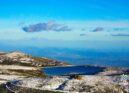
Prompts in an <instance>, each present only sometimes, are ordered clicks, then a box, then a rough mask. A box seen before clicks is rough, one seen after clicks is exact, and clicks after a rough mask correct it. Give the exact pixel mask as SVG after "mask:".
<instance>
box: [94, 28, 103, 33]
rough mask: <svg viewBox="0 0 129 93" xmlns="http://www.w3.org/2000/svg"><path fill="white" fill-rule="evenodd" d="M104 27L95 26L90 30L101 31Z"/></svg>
mask: <svg viewBox="0 0 129 93" xmlns="http://www.w3.org/2000/svg"><path fill="white" fill-rule="evenodd" d="M103 30H104V28H103V27H96V28H95V29H93V30H92V32H100V31H103Z"/></svg>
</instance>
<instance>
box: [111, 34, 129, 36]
mask: <svg viewBox="0 0 129 93" xmlns="http://www.w3.org/2000/svg"><path fill="white" fill-rule="evenodd" d="M111 36H129V34H111Z"/></svg>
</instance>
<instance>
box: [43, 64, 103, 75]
mask: <svg viewBox="0 0 129 93" xmlns="http://www.w3.org/2000/svg"><path fill="white" fill-rule="evenodd" d="M104 69H105V68H104V67H93V66H65V67H47V68H42V70H43V71H44V73H45V74H46V75H48V76H56V75H73V74H78V75H94V74H97V73H99V72H102V71H103V70H104Z"/></svg>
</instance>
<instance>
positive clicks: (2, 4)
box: [0, 0, 129, 20]
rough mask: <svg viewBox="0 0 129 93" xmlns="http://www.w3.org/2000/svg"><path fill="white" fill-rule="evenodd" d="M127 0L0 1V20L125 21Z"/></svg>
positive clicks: (127, 15)
mask: <svg viewBox="0 0 129 93" xmlns="http://www.w3.org/2000/svg"><path fill="white" fill-rule="evenodd" d="M128 10H129V0H117V1H116V0H20V1H19V0H1V1H0V12H1V14H0V18H1V19H2V18H7V19H8V18H13V19H15V18H19V19H20V18H21V19H22V18H25V19H27V18H29V17H31V18H35V17H40V18H43V17H44V18H53V19H61V20H62V19H67V20H71V19H73V20H77V19H78V20H94V19H96V20H126V19H129V12H128Z"/></svg>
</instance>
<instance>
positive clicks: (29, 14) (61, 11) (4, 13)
mask: <svg viewBox="0 0 129 93" xmlns="http://www.w3.org/2000/svg"><path fill="white" fill-rule="evenodd" d="M128 11H129V0H0V42H2V43H3V42H4V43H5V44H12V45H28V46H36V47H42V46H59V47H75V46H77V47H84V48H85V47H100V48H104V47H110V48H111V47H114V48H116V47H117V48H128V47H129V43H128V42H129V12H128ZM121 43H122V44H121Z"/></svg>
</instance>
